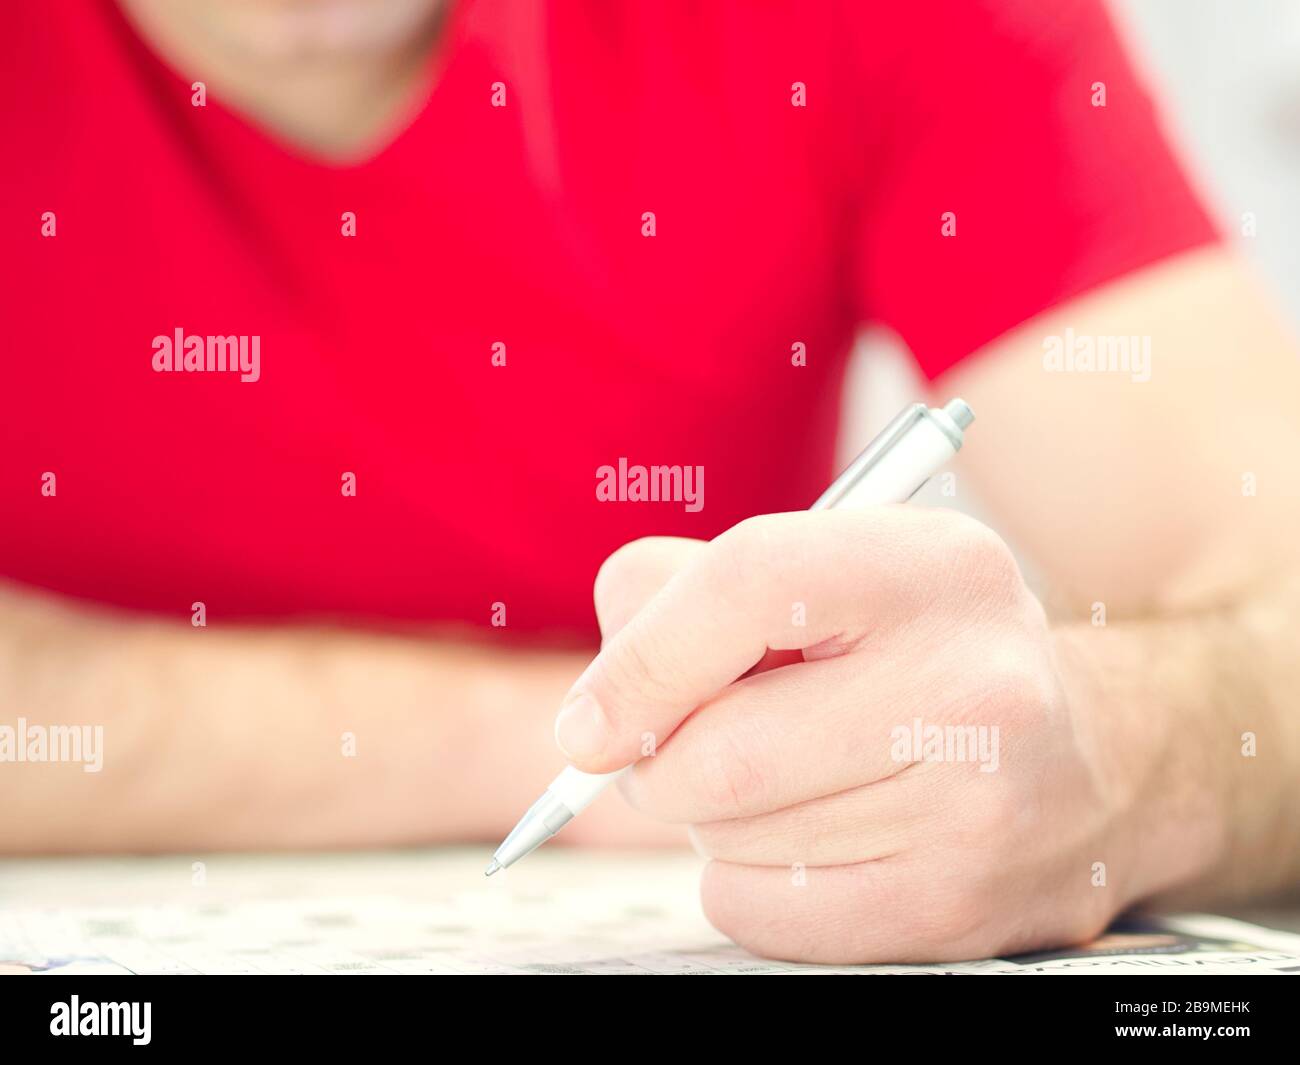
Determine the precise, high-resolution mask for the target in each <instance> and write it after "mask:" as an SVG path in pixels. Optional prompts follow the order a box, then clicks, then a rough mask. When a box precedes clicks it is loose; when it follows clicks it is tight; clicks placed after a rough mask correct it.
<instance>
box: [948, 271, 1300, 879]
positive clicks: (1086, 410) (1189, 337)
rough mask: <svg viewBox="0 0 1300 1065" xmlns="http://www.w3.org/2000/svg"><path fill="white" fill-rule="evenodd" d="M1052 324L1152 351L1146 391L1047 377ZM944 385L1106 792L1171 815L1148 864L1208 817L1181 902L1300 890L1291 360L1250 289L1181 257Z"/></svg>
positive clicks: (1115, 376)
mask: <svg viewBox="0 0 1300 1065" xmlns="http://www.w3.org/2000/svg"><path fill="white" fill-rule="evenodd" d="M1067 330H1070V331H1071V333H1070V334H1069V335H1070V336H1072V337H1073V338H1074V351H1075V353H1076V354H1078V353H1079V352H1081V351H1083V350H1084V349H1083V347H1082V346H1081V345H1083V344H1086V343H1087V341H1088V339H1091V340H1092V341H1093V343H1094V350H1095V351H1098V352H1100V351H1101V350H1102V344H1103V343H1104V342H1100V341H1099V340H1098V338H1105V337H1120V338H1126V339H1127V342H1128V343H1129V345H1130V359H1132V356H1133V354H1134V352H1139V353H1140V352H1141V351H1142V347H1141V346H1142V345H1144V344H1147V343H1149V352H1150V363H1149V368H1148V369H1149V379H1148V380H1135V379H1134V378H1135V372H1136V376H1137V377H1138V378H1141V377H1143V376H1145V375H1146V373H1145V371H1143V369H1142V367H1141V365H1140V363H1136V364H1135V363H1133V362H1132V361H1131V362H1130V367H1131V368H1136V370H1135V372H1123V371H1122V370H1121V371H1117V372H1097V371H1092V372H1087V371H1084V370H1076V371H1074V372H1070V371H1069V370H1048V369H1045V367H1044V356H1045V354H1047V353H1054V352H1055V351H1056V350H1057V349H1056V346H1055V342H1054V341H1050V340H1048V338H1049V337H1056V338H1060V340H1061V342H1062V344H1063V345H1064V344H1065V342H1066V338H1067ZM1147 338H1149V341H1148V340H1147ZM1135 344H1136V345H1137V347H1136V348H1135V347H1133V345H1135ZM1098 357H1099V359H1100V355H1099V356H1098ZM942 390H943V392H944V394H945V395H947V394H949V393H952V394H960V395H962V396H963V397H964V398H965V399H967V400H968V401H969V402H970V403H971V405H972V406H973V407H974V409H975V410H976V411H977V412H978V415H979V436H978V439H976V438H975V437H974V436H972V446H971V447H969V448H968V449H967V450H966V451H964V452H963V454H962V462H961V466H960V470H961V473H960V474H959V476H966V475H967V474H969V476H970V478H971V480H972V482H974V484H975V486H976V488H977V490H978V492H979V494H980V495H981V496H982V497H983V498H984V499H985V500H987V501H988V502H989V503H991V504H992V510H993V513H994V514H995V515H996V519H995V525H996V527H997V529H998V531H999V532H1001V533H1003V534H1004V535H1005V536H1007V537H1008V539H1009V540H1010V541H1011V542H1012V544H1013V545H1014V546H1016V547H1017V548H1019V549H1021V550H1022V551H1023V552H1024V553H1025V554H1026V555H1027V556H1029V557H1030V558H1031V559H1032V560H1033V561H1034V562H1035V563H1037V564H1038V565H1039V566H1041V567H1042V569H1043V573H1044V576H1045V578H1046V582H1047V585H1048V587H1047V589H1046V592H1045V595H1044V601H1045V603H1046V605H1047V606H1048V608H1049V611H1050V612H1051V613H1052V614H1053V615H1055V616H1056V617H1057V619H1058V622H1057V625H1056V627H1055V629H1054V635H1055V638H1056V641H1057V648H1058V654H1059V658H1060V667H1061V673H1062V677H1063V680H1064V682H1065V683H1066V686H1067V689H1068V691H1069V695H1070V698H1071V700H1072V701H1074V702H1081V703H1084V704H1087V705H1088V707H1089V709H1088V711H1087V712H1086V713H1085V714H1084V717H1085V718H1088V719H1092V720H1097V721H1104V722H1112V723H1113V724H1114V726H1115V728H1116V730H1117V731H1118V732H1119V733H1120V734H1121V735H1122V737H1123V739H1122V741H1121V742H1120V743H1119V745H1118V747H1117V749H1116V750H1115V751H1114V752H1113V754H1112V759H1113V761H1114V762H1115V763H1116V764H1115V766H1114V768H1115V773H1114V778H1113V779H1115V780H1116V781H1118V780H1121V779H1123V780H1125V781H1127V783H1126V785H1125V786H1126V787H1132V788H1135V789H1137V790H1136V797H1137V799H1138V801H1142V802H1147V803H1150V804H1153V808H1155V809H1163V810H1166V811H1167V813H1168V816H1167V818H1166V819H1165V821H1166V823H1167V825H1168V837H1169V838H1168V839H1165V840H1155V839H1153V840H1152V844H1153V849H1154V850H1155V851H1157V852H1158V851H1162V850H1165V849H1166V847H1167V846H1168V845H1170V844H1172V845H1173V848H1174V849H1176V847H1177V841H1178V838H1179V837H1180V835H1181V834H1182V832H1183V831H1184V828H1185V826H1186V824H1187V819H1199V820H1201V821H1204V820H1205V819H1207V818H1212V817H1215V816H1216V813H1215V810H1216V809H1217V808H1219V805H1220V803H1221V804H1222V810H1223V811H1224V813H1223V816H1224V824H1223V831H1222V838H1223V847H1222V849H1221V851H1220V853H1219V855H1218V858H1217V860H1215V861H1214V862H1213V863H1212V866H1211V868H1210V869H1209V871H1208V872H1206V873H1205V874H1203V875H1201V876H1198V877H1197V878H1195V880H1194V882H1193V883H1192V884H1190V885H1187V886H1186V890H1185V891H1184V892H1183V894H1182V895H1181V898H1180V901H1183V902H1187V903H1191V902H1200V903H1208V902H1210V901H1212V900H1215V899H1220V898H1224V897H1242V896H1246V895H1260V894H1264V893H1268V892H1276V891H1282V890H1287V889H1294V888H1297V887H1300V705H1298V704H1297V701H1296V692H1297V691H1300V551H1298V550H1297V548H1298V547H1300V535H1297V529H1300V356H1298V355H1297V348H1296V345H1295V342H1294V340H1293V339H1292V337H1291V336H1290V335H1289V334H1288V332H1287V330H1286V329H1285V327H1284V326H1283V324H1282V323H1281V322H1280V321H1279V318H1278V315H1277V312H1276V311H1275V309H1274V307H1273V305H1272V303H1271V301H1270V300H1269V299H1268V298H1267V295H1266V294H1265V293H1264V291H1263V290H1262V287H1261V286H1260V285H1259V283H1258V282H1257V281H1256V280H1255V279H1254V277H1253V276H1251V274H1250V271H1249V270H1248V269H1246V268H1245V267H1244V266H1243V265H1242V264H1241V263H1240V262H1239V261H1238V260H1237V259H1236V258H1235V257H1234V256H1233V255H1232V254H1231V253H1229V252H1227V251H1224V250H1222V249H1214V250H1209V251H1201V252H1197V253H1193V254H1188V255H1184V256H1181V257H1179V258H1177V259H1174V260H1170V261H1168V262H1166V263H1163V264H1160V265H1158V266H1155V267H1153V268H1150V269H1148V270H1146V271H1143V272H1141V273H1139V274H1136V275H1132V276H1130V277H1128V278H1125V279H1123V280H1121V281H1119V282H1116V283H1114V284H1111V285H1109V286H1106V287H1105V288H1103V289H1101V290H1099V291H1097V292H1095V293H1093V294H1090V295H1089V296H1087V297H1085V298H1083V299H1080V300H1078V301H1075V302H1073V303H1071V304H1069V305H1068V306H1066V307H1063V308H1060V309H1058V310H1056V311H1053V312H1051V313H1049V314H1046V315H1043V316H1041V317H1039V318H1036V319H1034V320H1032V321H1031V322H1029V323H1027V324H1026V325H1024V326H1023V327H1021V328H1020V329H1018V330H1016V331H1015V332H1014V333H1012V334H1009V335H1008V336H1006V337H1004V338H1002V339H1001V340H999V341H997V342H996V343H994V344H992V345H990V346H989V348H988V349H987V350H986V351H985V352H983V353H981V354H979V355H977V356H976V357H974V358H973V359H971V360H969V362H968V363H966V364H963V365H962V366H960V367H959V368H957V369H956V370H954V371H953V372H952V373H951V374H949V375H948V376H947V377H946V378H944V379H943V381H942ZM1121 759H1122V760H1124V761H1125V762H1128V763H1129V764H1128V765H1126V766H1122V765H1120V764H1119V760H1121ZM1134 767H1137V768H1138V771H1137V773H1136V774H1133V773H1129V772H1125V771H1121V770H1129V769H1133V768H1134ZM1134 775H1136V776H1137V778H1138V782H1136V783H1134V782H1133V781H1132V780H1131V779H1130V778H1131V777H1132V776H1134ZM1169 887H1171V888H1172V887H1174V885H1173V884H1171V885H1169Z"/></svg>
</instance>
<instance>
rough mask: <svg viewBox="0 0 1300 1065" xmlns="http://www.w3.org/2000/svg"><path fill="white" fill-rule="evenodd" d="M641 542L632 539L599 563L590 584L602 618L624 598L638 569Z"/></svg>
mask: <svg viewBox="0 0 1300 1065" xmlns="http://www.w3.org/2000/svg"><path fill="white" fill-rule="evenodd" d="M642 543H643V541H641V540H632V541H630V542H629V543H626V544H624V545H623V546H622V547H620V548H618V549H617V550H615V551H614V553H613V554H611V555H609V556H608V557H607V558H606V559H605V561H604V562H602V563H601V564H600V568H599V569H598V570H597V571H596V580H595V582H594V583H593V585H592V598H593V599H594V600H595V603H596V614H597V616H599V617H602V618H603V617H605V616H607V615H609V614H610V613H611V612H613V611H615V610H616V609H617V608H618V607H619V605H620V604H621V603H622V602H623V600H624V599H625V598H626V596H627V594H628V588H629V585H630V584H631V583H632V578H633V576H634V575H635V574H636V573H637V572H638V571H639V569H640V557H641V544H642Z"/></svg>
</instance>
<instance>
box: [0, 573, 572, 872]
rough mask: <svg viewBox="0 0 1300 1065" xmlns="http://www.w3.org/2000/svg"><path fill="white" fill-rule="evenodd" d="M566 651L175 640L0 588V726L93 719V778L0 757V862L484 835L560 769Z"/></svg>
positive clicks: (500, 827) (224, 634) (292, 631)
mask: <svg viewBox="0 0 1300 1065" xmlns="http://www.w3.org/2000/svg"><path fill="white" fill-rule="evenodd" d="M587 658H588V656H587V655H585V654H583V653H581V652H579V651H576V650H575V651H520V650H511V651H502V650H497V649H494V648H492V647H490V646H485V645H474V644H467V643H460V642H448V641H445V640H429V639H415V638H402V637H394V636H382V635H366V634H358V633H355V632H344V631H327V630H308V629H303V628H294V627H284V628H256V629H254V628H218V627H208V628H193V627H191V626H188V625H184V624H180V625H175V624H164V623H161V622H157V621H151V620H141V619H138V618H136V617H132V616H126V615H116V614H112V615H110V614H105V613H100V612H98V611H92V610H87V609H84V608H81V607H78V606H76V605H74V604H71V603H70V602H69V601H64V600H59V599H57V598H56V597H53V596H47V595H42V594H33V593H30V592H26V591H20V590H17V589H14V588H12V587H5V588H4V589H3V590H0V709H2V710H3V713H2V714H0V725H9V726H11V727H14V726H16V724H17V720H18V719H19V718H20V717H21V718H24V719H25V720H26V722H27V723H28V727H29V731H30V729H31V727H32V726H36V727H49V726H53V725H89V726H92V727H93V726H102V730H103V731H102V736H103V751H102V766H101V768H100V769H99V771H98V772H86V771H85V768H86V767H85V765H84V764H77V763H61V762H57V761H45V762H29V761H22V762H18V761H8V762H5V763H3V764H0V808H3V809H5V810H8V811H17V816H10V817H6V818H4V819H3V821H0V850H2V851H4V852H9V853H14V852H36V851H64V850H121V849H133V850H167V849H175V848H210V849H222V848H241V847H264V846H293V847H311V846H329V845H350V844H368V845H370V844H383V843H401V842H411V841H419V840H455V839H489V838H492V837H495V836H499V835H500V834H501V833H502V832H503V831H504V830H505V829H506V828H508V826H509V824H510V823H512V822H513V820H514V818H515V817H517V816H518V814H519V812H520V811H521V810H522V809H524V808H525V807H526V806H527V804H528V803H529V802H531V801H532V799H533V798H534V797H535V795H534V792H536V790H537V789H538V788H539V786H541V785H544V783H545V782H546V780H547V779H549V774H550V773H552V772H553V771H555V769H557V768H558V767H559V766H560V765H561V764H562V762H561V760H560V758H559V756H558V754H557V753H556V751H555V748H554V744H553V740H552V736H551V720H552V717H553V715H554V712H555V707H556V706H557V705H558V704H559V700H560V698H561V697H562V696H563V694H564V692H565V690H566V689H567V687H568V685H569V684H570V683H571V682H572V680H573V678H574V677H575V676H576V675H577V674H578V673H579V672H580V670H581V669H582V667H583V666H584V665H585V664H586V661H587Z"/></svg>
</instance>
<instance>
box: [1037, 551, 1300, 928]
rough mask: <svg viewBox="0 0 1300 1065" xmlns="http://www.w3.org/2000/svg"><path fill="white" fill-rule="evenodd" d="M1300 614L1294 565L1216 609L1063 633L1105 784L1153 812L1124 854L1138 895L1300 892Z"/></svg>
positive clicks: (1079, 626) (1072, 683)
mask: <svg viewBox="0 0 1300 1065" xmlns="http://www.w3.org/2000/svg"><path fill="white" fill-rule="evenodd" d="M1297 617H1300V571H1292V572H1291V573H1290V574H1289V575H1282V576H1279V575H1277V574H1272V575H1269V576H1268V577H1267V578H1266V579H1265V580H1262V581H1260V582H1259V585H1258V586H1257V587H1255V588H1252V589H1251V590H1248V591H1245V592H1243V593H1242V594H1241V595H1240V596H1239V597H1238V598H1237V599H1236V601H1235V602H1231V603H1226V604H1223V605H1219V606H1216V607H1205V608H1202V609H1200V610H1196V611H1190V612H1188V613H1185V614H1180V615H1178V616H1173V617H1164V618H1149V619H1145V620H1121V621H1117V622H1113V623H1110V624H1106V625H1104V626H1095V625H1093V624H1091V623H1089V622H1079V623H1072V624H1068V625H1064V626H1061V627H1059V628H1058V629H1057V630H1056V633H1055V638H1056V645H1057V654H1058V659H1059V663H1060V669H1061V675H1062V677H1063V680H1064V683H1065V686H1066V688H1067V693H1068V696H1069V698H1070V700H1071V702H1072V703H1075V704H1080V709H1081V711H1082V712H1081V713H1080V714H1079V715H1078V716H1079V717H1080V718H1081V719H1082V720H1085V721H1088V722H1091V727H1092V728H1093V729H1094V730H1095V734H1094V735H1091V736H1088V737H1083V740H1084V742H1086V743H1088V744H1089V745H1090V746H1091V747H1092V748H1093V750H1094V752H1095V755H1096V763H1095V764H1096V765H1097V766H1098V771H1099V775H1100V776H1101V781H1100V782H1101V784H1102V786H1103V787H1104V788H1106V789H1107V791H1106V792H1105V793H1106V794H1108V795H1109V796H1110V797H1111V798H1112V799H1113V800H1114V801H1115V802H1116V804H1117V806H1120V807H1123V806H1128V807H1130V808H1138V809H1140V811H1141V816H1139V817H1137V818H1134V819H1133V823H1136V824H1139V825H1141V826H1142V828H1141V830H1140V831H1139V832H1137V833H1136V834H1129V835H1124V834H1123V833H1121V836H1120V838H1119V839H1117V841H1116V846H1115V850H1114V851H1113V852H1112V853H1114V854H1116V855H1117V856H1118V859H1119V863H1120V865H1121V866H1127V868H1123V867H1121V868H1118V869H1116V868H1111V870H1110V875H1111V876H1112V877H1115V878H1118V879H1117V883H1118V886H1119V887H1120V889H1121V890H1126V891H1129V892H1130V893H1131V894H1132V895H1133V898H1132V899H1131V900H1130V901H1133V902H1139V901H1155V902H1157V903H1159V904H1167V905H1175V906H1179V907H1192V906H1196V907H1207V906H1213V905H1216V904H1221V903H1224V902H1229V901H1240V900H1245V899H1251V898H1262V897H1267V896H1273V895H1282V894H1288V893H1292V892H1296V891H1300V706H1298V705H1297V702H1296V692H1297V691H1300V631H1298V630H1297V626H1296V624H1295V619H1296V618H1297ZM1098 860H1104V858H1102V857H1101V856H1099V859H1098Z"/></svg>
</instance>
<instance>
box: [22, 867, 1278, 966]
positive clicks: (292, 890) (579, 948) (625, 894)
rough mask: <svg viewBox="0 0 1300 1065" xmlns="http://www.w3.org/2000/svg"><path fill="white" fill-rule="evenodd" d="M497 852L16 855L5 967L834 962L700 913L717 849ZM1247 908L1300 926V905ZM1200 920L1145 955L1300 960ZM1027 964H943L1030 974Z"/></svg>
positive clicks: (1064, 961) (1086, 961) (1071, 957)
mask: <svg viewBox="0 0 1300 1065" xmlns="http://www.w3.org/2000/svg"><path fill="white" fill-rule="evenodd" d="M488 857H489V852H488V848H434V849H429V850H409V851H375V852H349V853H340V854H315V853H302V854H265V855H247V854H217V855H210V856H202V857H195V856H181V855H168V856H157V857H127V858H123V857H102V858H45V859H37V860H27V859H23V860H14V859H10V860H0V966H3V965H4V963H6V962H8V963H11V964H13V963H17V967H19V968H21V967H23V966H30V967H32V968H35V969H37V970H41V969H45V970H55V969H61V970H63V971H108V972H138V973H172V972H176V973H181V972H217V973H266V972H288V973H393V972H410V973H419V972H457V973H507V972H511V973H513V972H525V973H537V972H556V973H570V972H599V973H646V972H664V973H714V972H723V973H788V972H805V971H810V972H825V971H827V968H826V967H820V968H818V967H801V966H796V965H793V964H790V963H783V962H770V961H766V960H763V959H759V958H755V957H754V956H752V955H750V954H748V953H746V952H744V951H742V950H740V949H739V948H737V947H736V946H734V945H733V944H731V943H729V942H728V941H726V940H725V939H724V938H723V937H722V936H720V935H719V934H718V933H717V932H716V931H714V930H713V929H712V928H711V927H710V926H709V924H708V923H707V921H706V920H705V919H704V916H703V914H702V913H701V911H700V907H699V902H698V878H699V871H700V867H701V860H700V859H699V858H697V857H696V856H694V855H692V854H687V853H672V852H638V853H615V852H600V851H597V852H591V851H588V852H584V851H579V850H573V849H565V848H561V847H551V848H547V849H544V850H542V851H539V852H537V853H536V854H534V855H531V856H530V857H529V858H528V859H527V861H525V862H522V863H520V864H519V865H517V866H515V867H513V868H512V869H509V870H506V871H504V872H502V873H498V874H497V875H495V876H493V877H491V878H486V879H485V878H484V876H483V867H484V865H485V864H486V862H487V860H488ZM1236 916H1239V917H1241V918H1243V919H1245V920H1248V921H1252V922H1255V923H1258V924H1260V925H1263V926H1265V927H1266V928H1275V929H1288V930H1294V931H1296V932H1300V907H1298V908H1295V909H1278V910H1261V909H1255V910H1250V911H1241V912H1240V913H1238V914H1237V915H1236ZM1185 920H1186V921H1187V922H1189V923H1187V924H1185V925H1184V926H1181V927H1180V926H1178V925H1177V922H1170V927H1168V928H1163V929H1161V934H1164V935H1165V936H1166V938H1169V937H1171V936H1172V937H1173V938H1176V939H1180V942H1178V943H1176V944H1173V945H1172V946H1170V945H1169V944H1166V946H1165V948H1164V949H1162V950H1161V951H1159V952H1158V953H1160V954H1163V955H1164V957H1146V958H1143V959H1140V961H1133V962H1132V964H1133V965H1138V964H1141V965H1143V966H1147V967H1149V966H1153V965H1166V966H1176V965H1178V964H1180V962H1179V960H1178V958H1177V957H1173V956H1172V955H1176V954H1177V953H1178V952H1179V951H1182V952H1183V953H1184V956H1186V954H1187V953H1188V952H1191V951H1195V952H1199V953H1198V954H1197V961H1196V966H1197V968H1196V969H1195V971H1202V972H1203V971H1210V970H1212V969H1213V968H1214V966H1215V965H1216V964H1219V963H1222V964H1221V966H1220V971H1240V969H1241V967H1242V966H1243V965H1247V964H1256V962H1255V961H1254V959H1255V957H1256V955H1257V954H1258V955H1259V956H1260V957H1264V956H1265V955H1264V953H1262V952H1271V953H1269V954H1268V955H1267V957H1268V958H1269V959H1271V960H1269V961H1268V966H1269V967H1271V968H1272V969H1274V970H1284V969H1292V970H1295V971H1300V939H1297V940H1294V941H1292V940H1290V938H1289V937H1287V936H1277V935H1275V936H1274V937H1273V938H1271V939H1270V938H1269V934H1268V933H1266V932H1263V931H1262V930H1260V929H1248V928H1247V927H1246V926H1244V925H1243V926H1239V925H1236V924H1234V923H1233V922H1232V921H1225V920H1223V919H1221V918H1186V919H1185ZM1146 938H1148V939H1149V938H1150V937H1149V936H1147V937H1146ZM1224 951H1228V953H1223V952H1224ZM1207 952H1219V953H1216V954H1215V957H1214V958H1207V956H1206V955H1207ZM1251 952H1254V953H1251ZM1135 953H1137V952H1135ZM1115 960H1116V959H1114V958H1113V957H1108V958H1102V957H1100V955H1098V956H1094V957H1091V958H1081V957H1080V956H1079V953H1078V952H1073V953H1070V952H1061V953H1057V954H1051V955H1041V956H1037V960H1036V961H1035V962H1033V964H1034V965H1035V966H1036V971H1052V972H1055V971H1064V970H1065V969H1067V968H1073V969H1076V970H1077V969H1078V968H1080V967H1092V968H1094V969H1095V968H1097V967H1104V966H1105V965H1107V964H1111V963H1113V962H1115ZM1026 964H1030V963H1029V962H1026V961H1024V960H1020V961H1016V962H1014V963H1012V962H1007V961H1004V960H1002V961H985V962H973V963H967V964H965V965H962V966H952V965H949V966H944V967H942V968H943V969H944V970H945V971H986V972H993V971H1013V970H1016V969H1020V970H1022V971H1023V968H1024V966H1025V965H1026ZM1185 964H1186V963H1185ZM1259 964H1261V965H1263V964H1264V963H1263V962H1260V963H1259ZM890 968H894V969H897V968H901V967H890ZM858 971H861V970H858Z"/></svg>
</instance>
